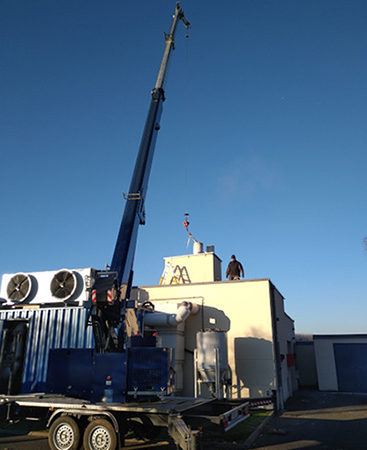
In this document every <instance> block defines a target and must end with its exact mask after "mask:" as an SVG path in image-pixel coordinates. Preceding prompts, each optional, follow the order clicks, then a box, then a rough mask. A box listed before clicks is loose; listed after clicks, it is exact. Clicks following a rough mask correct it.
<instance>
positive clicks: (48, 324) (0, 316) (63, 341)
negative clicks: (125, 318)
mask: <svg viewBox="0 0 367 450" xmlns="http://www.w3.org/2000/svg"><path fill="white" fill-rule="evenodd" d="M87 314H88V310H87V309H85V308H78V307H75V308H47V309H19V310H3V311H0V331H2V328H3V324H4V321H5V320H7V319H25V320H28V336H27V348H26V356H25V361H24V368H23V389H22V392H31V390H32V389H35V388H36V390H37V391H43V390H44V388H45V383H46V377H47V365H48V353H49V349H50V348H93V347H94V341H93V332H92V327H88V328H87V330H85V323H86V320H87ZM1 339H2V333H1V334H0V345H1ZM32 386H33V387H32ZM36 386H37V387H36Z"/></svg>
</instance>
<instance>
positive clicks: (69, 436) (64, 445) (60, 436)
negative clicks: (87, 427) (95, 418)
mask: <svg viewBox="0 0 367 450" xmlns="http://www.w3.org/2000/svg"><path fill="white" fill-rule="evenodd" d="M48 444H49V446H50V448H51V450H78V448H79V445H80V430H79V427H78V424H77V423H76V421H75V420H74V419H73V418H72V417H70V416H60V417H58V418H57V419H55V420H54V422H52V425H51V427H50V430H49V432H48Z"/></svg>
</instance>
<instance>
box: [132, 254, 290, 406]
mask: <svg viewBox="0 0 367 450" xmlns="http://www.w3.org/2000/svg"><path fill="white" fill-rule="evenodd" d="M210 250H214V248H213V247H210ZM132 298H133V299H135V300H138V301H139V302H140V303H142V302H152V304H153V305H154V307H155V311H159V312H162V313H168V314H172V315H174V314H176V311H177V309H178V307H179V305H180V304H182V302H188V303H189V304H194V305H198V306H199V308H196V307H195V310H194V311H193V312H192V314H191V315H190V316H189V317H187V318H184V320H182V321H180V323H178V324H176V325H175V323H174V321H172V324H171V323H169V320H166V321H165V322H162V321H161V322H159V323H152V329H154V330H156V331H157V332H158V335H159V336H161V338H162V345H164V346H170V347H174V348H175V354H176V364H175V371H176V379H177V393H178V394H179V395H185V396H192V395H194V393H195V386H196V385H197V383H196V382H195V373H196V371H195V364H194V351H195V349H196V347H197V340H196V339H197V338H196V336H197V333H198V332H200V331H203V330H220V331H225V332H227V333H228V364H229V368H230V370H229V376H230V378H231V380H232V385H231V389H230V395H231V396H232V397H235V398H243V397H265V396H268V395H271V391H272V390H273V389H277V391H278V400H279V402H280V406H282V405H283V403H284V401H285V400H286V399H287V398H288V397H289V396H291V395H292V393H293V391H294V390H295V389H297V380H296V374H295V367H294V342H295V334H294V322H293V320H292V319H291V318H290V317H289V316H288V315H287V314H286V312H285V310H284V299H283V296H282V295H281V293H280V292H279V291H278V290H277V288H276V287H275V286H274V284H273V283H272V282H271V281H270V279H254V280H240V281H222V280H221V260H220V259H219V258H218V257H217V256H216V254H215V253H214V251H207V252H198V253H196V254H190V255H184V256H175V257H170V258H165V284H164V285H158V286H139V287H136V288H134V289H133V292H132ZM165 316H166V317H169V316H167V314H165ZM148 323H149V322H148ZM203 392H204V391H203Z"/></svg>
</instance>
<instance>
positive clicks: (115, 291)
mask: <svg viewBox="0 0 367 450" xmlns="http://www.w3.org/2000/svg"><path fill="white" fill-rule="evenodd" d="M180 20H181V21H182V22H183V24H184V26H185V27H186V29H188V28H189V26H190V23H189V22H188V20H187V19H186V17H185V15H184V12H183V10H182V8H181V7H180V2H177V3H176V8H175V13H174V15H173V21H172V26H171V29H170V32H169V33H168V34H165V49H164V53H163V58H162V62H161V65H160V69H159V73H158V77H157V80H156V84H155V87H154V89H153V90H152V92H151V95H152V96H151V101H150V106H149V110H148V114H147V118H146V122H145V127H144V130H143V135H142V138H141V143H140V148H139V152H138V156H137V159H136V163H135V168H134V172H133V175H132V179H131V184H130V189H129V192H128V194H126V195H124V196H125V199H126V205H125V210H124V214H123V217H122V221H121V225H120V229H119V232H118V237H117V241H116V245H115V249H114V253H113V257H112V262H111V264H110V267H109V270H105V271H96V272H95V275H94V277H93V280H92V282H91V286H90V291H91V297H92V305H93V306H92V308H91V311H90V315H89V318H88V323H89V324H90V323H91V324H92V326H93V332H94V337H95V348H96V350H97V351H98V352H101V353H104V352H111V351H112V352H115V351H123V348H124V347H125V346H126V345H127V346H129V342H130V339H129V338H130V337H131V336H134V335H137V334H143V330H141V329H140V328H141V327H140V326H139V321H138V314H137V306H136V304H135V302H132V301H129V297H130V291H131V286H132V279H133V265H134V257H135V251H136V244H137V237H138V230H139V225H144V224H145V199H146V195H147V190H148V181H149V176H150V171H151V166H152V160H153V155H154V149H155V144H156V140H157V135H158V131H159V129H160V118H161V115H162V107H163V102H164V100H165V93H164V82H165V79H166V74H167V67H168V63H169V59H170V56H171V53H172V50H173V49H174V38H175V32H176V28H177V23H178V21H180ZM90 319H91V322H90ZM116 328H118V332H117V334H116Z"/></svg>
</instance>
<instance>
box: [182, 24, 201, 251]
mask: <svg viewBox="0 0 367 450" xmlns="http://www.w3.org/2000/svg"><path fill="white" fill-rule="evenodd" d="M185 37H186V52H185V59H186V60H185V71H186V73H185V75H186V77H185V206H186V211H187V205H188V197H189V194H188V192H189V182H188V178H189V176H188V161H189V111H188V110H189V108H188V105H189V30H187V32H186V35H185ZM184 215H185V220H184V222H183V226H184V227H185V229H186V231H187V233H188V234H189V238H188V240H187V244H186V246H187V247H188V246H189V243H190V239H192V240H193V241H194V242H198V241H197V240H196V239H195V238H194V236H193V235H192V234H191V232H190V230H189V224H190V223H189V221H188V220H187V218H188V216H189V213H185V214H184Z"/></svg>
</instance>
